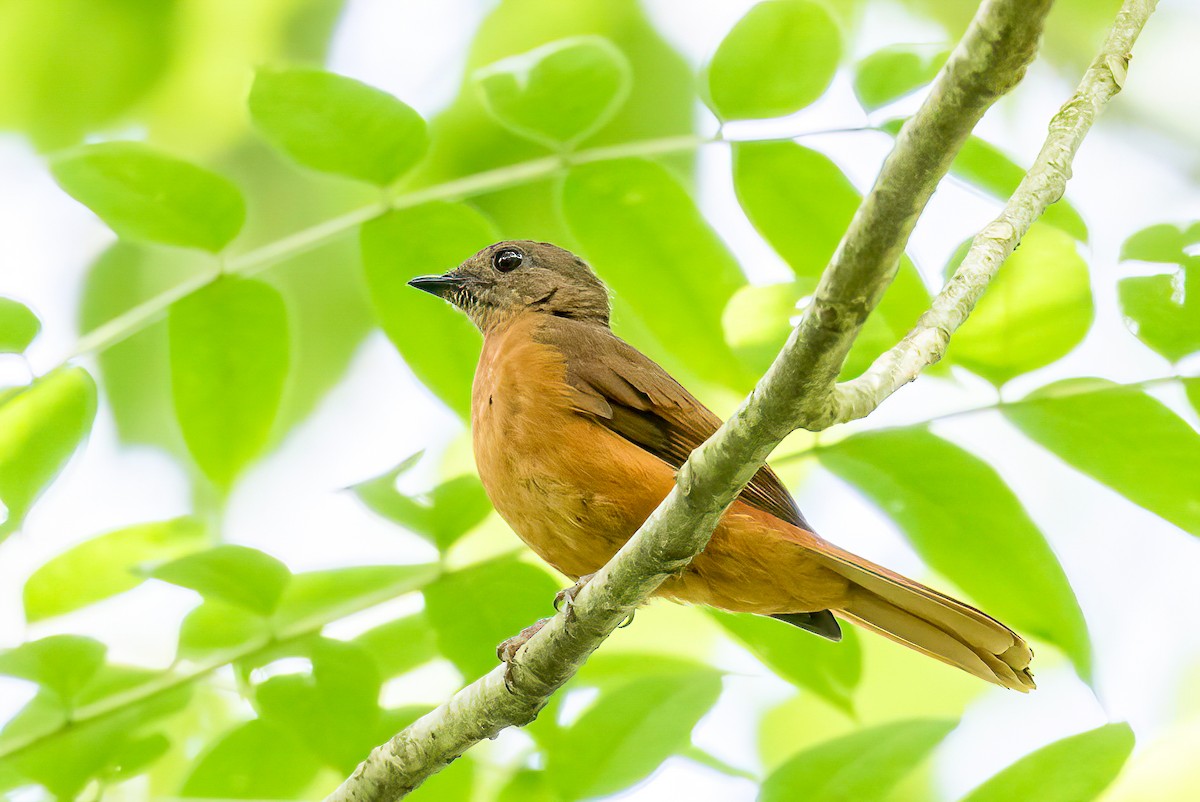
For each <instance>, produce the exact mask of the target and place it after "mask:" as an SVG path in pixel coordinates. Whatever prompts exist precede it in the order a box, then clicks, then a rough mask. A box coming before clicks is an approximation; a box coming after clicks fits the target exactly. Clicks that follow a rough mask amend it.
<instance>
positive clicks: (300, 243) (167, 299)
mask: <svg viewBox="0 0 1200 802" xmlns="http://www.w3.org/2000/svg"><path fill="white" fill-rule="evenodd" d="M878 130H880V129H878V128H875V127H872V126H863V127H856V128H834V129H829V130H819V131H805V132H802V133H800V134H796V135H794V136H781V137H770V138H764V139H761V140H747V141H764V142H765V141H782V140H794V139H800V138H803V137H809V136H819V135H822V134H839V133H851V132H858V131H878ZM724 141H726V140H722V139H718V138H716V137H706V136H701V135H698V134H685V135H681V136H671V137H663V138H660V139H644V140H638V141H635V142H624V143H621V144H618V145H607V146H604V147H597V148H590V149H588V150H581V151H577V152H575V153H572V154H566V155H551V156H543V157H541V158H537V159H532V160H530V161H525V162H519V163H517V164H510V165H506V166H504V167H497V168H496V169H494V170H487V171H485V172H482V173H475V174H473V175H469V176H464V177H463V178H456V179H453V180H450V181H445V182H443V183H440V184H434V185H431V186H428V187H422V188H420V189H415V190H409V191H407V192H388V193H386V194H385V196H384V198H383V199H381V200H378V201H375V202H374V203H369V204H367V205H365V206H362V207H359V208H358V209H354V210H352V211H349V212H346V213H344V214H341V215H339V216H337V217H333V218H330V219H329V220H325V221H323V222H320V223H317V224H316V225H313V226H310V227H308V228H305V229H301V230H300V231H297V232H295V233H294V234H289V235H288V236H286V237H283V238H282V239H278V240H275V241H274V242H270V243H267V244H266V245H263V246H261V247H258V248H254V249H252V250H249V251H245V252H244V253H241V254H237V255H235V256H229V257H227V258H225V257H222V259H221V262H223V264H220V263H219V264H218V265H217V266H216V267H214V269H213V270H211V271H207V272H204V273H200V274H198V275H196V276H193V277H191V278H189V279H187V280H186V281H182V282H180V283H179V284H177V285H175V286H174V287H171V288H170V289H168V290H165V291H164V292H162V293H160V294H158V295H156V296H154V297H153V298H150V299H148V300H146V301H143V302H142V303H140V304H138V305H137V306H135V307H133V308H131V309H129V310H127V311H126V312H123V313H122V314H120V315H118V316H116V317H115V318H113V319H112V320H109V321H107V322H106V323H103V324H101V325H100V326H98V327H96V328H94V329H92V330H91V331H89V332H87V333H86V334H84V335H82V336H81V337H80V338H79V340H78V341H77V342H76V343H75V347H74V349H73V350H72V351H71V353H70V355H68V356H67V357H66V358H65V359H63V360H62V362H61V363H60V365H59V367H61V365H63V364H66V363H67V362H68V361H70V360H71V359H75V358H78V357H80V356H83V355H84V354H89V353H93V352H98V351H103V350H104V349H106V348H110V347H112V346H114V345H116V344H117V343H119V342H121V341H123V340H125V339H127V338H128V337H131V336H132V335H134V334H136V333H137V332H139V331H141V330H142V329H144V328H146V327H147V326H149V325H150V324H152V323H154V322H155V321H157V320H158V319H159V318H161V317H162V315H163V314H164V313H165V312H166V310H167V309H168V308H169V307H170V306H171V304H173V303H175V302H176V301H179V300H182V299H183V298H186V297H187V296H189V295H191V294H192V293H194V292H196V291H198V290H200V289H202V288H203V287H205V286H207V285H208V284H210V283H212V282H213V281H215V280H216V279H217V278H219V277H220V276H221V275H240V276H253V275H256V274H258V273H261V272H263V271H264V270H266V269H267V268H269V267H271V266H272V265H274V264H277V263H279V262H283V261H285V260H287V259H291V258H293V257H296V256H299V255H301V254H304V253H307V252H308V251H311V250H313V249H315V248H319V247H321V246H322V245H325V244H326V243H328V242H331V241H333V240H335V239H337V238H338V237H340V236H343V235H345V234H347V233H349V232H351V231H353V230H354V229H355V228H357V227H358V226H360V225H362V224H363V223H367V222H370V221H371V220H374V219H375V218H377V217H381V216H383V215H384V214H386V213H387V212H389V211H392V210H395V209H407V208H410V207H413V206H418V205H420V204H422V203H430V202H433V201H454V200H462V199H464V198H470V197H474V196H476V195H485V194H487V193H489V192H496V191H498V190H501V189H507V188H509V187H513V186H518V185H521V184H527V183H532V182H534V181H540V180H544V179H547V178H552V177H554V176H555V175H558V174H559V173H562V172H563V171H565V170H566V169H568V168H569V167H570V166H571V165H575V164H590V163H593V162H601V161H612V160H615V159H627V158H647V157H651V156H664V155H667V154H670V153H682V152H687V151H691V150H696V149H698V148H700V147H703V146H705V145H712V144H719V143H721V142H724Z"/></svg>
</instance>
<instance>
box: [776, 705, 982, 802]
mask: <svg viewBox="0 0 1200 802" xmlns="http://www.w3.org/2000/svg"><path fill="white" fill-rule="evenodd" d="M956 726H958V722H956V721H931V720H920V719H914V720H910V721H897V722H894V723H891V724H883V725H880V726H876V727H871V728H869V729H864V730H859V731H858V732H855V733H852V734H851V735H846V736H843V737H841V738H837V739H835V740H832V741H827V742H825V743H823V744H820V745H818V746H815V747H813V748H811V749H808V750H806V751H804V752H801V753H800V754H798V755H796V756H795V757H793V758H792V759H791V760H789V761H788V762H787V763H784V764H783V765H782V766H780V767H779V768H778V769H777V770H776V771H775V772H774V773H773V774H771V776H769V777H767V779H766V781H764V782H763V785H762V791H761V792H760V793H759V795H758V802H784V800H787V802H791V800H795V799H803V800H805V802H834V801H835V800H854V802H882V800H884V799H887V797H888V795H889V794H890V793H891V790H892V788H894V787H895V785H896V784H897V783H898V782H900V780H902V779H903V778H904V777H905V776H906V775H907V774H908V773H909V772H911V771H912V770H913V769H914V768H916V766H917V764H919V763H920V762H921V761H923V760H925V759H926V758H927V757H928V756H929V754H930V753H931V752H933V750H934V749H936V748H937V745H938V744H940V743H941V742H942V739H944V738H945V737H946V736H947V735H949V734H950V731H951V730H953V729H954V728H955V727H956Z"/></svg>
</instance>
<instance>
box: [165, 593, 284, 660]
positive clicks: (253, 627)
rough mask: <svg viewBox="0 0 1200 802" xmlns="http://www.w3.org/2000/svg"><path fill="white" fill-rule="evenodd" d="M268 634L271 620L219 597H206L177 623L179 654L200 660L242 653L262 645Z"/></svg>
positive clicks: (189, 658) (267, 639)
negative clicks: (215, 655) (230, 653)
mask: <svg viewBox="0 0 1200 802" xmlns="http://www.w3.org/2000/svg"><path fill="white" fill-rule="evenodd" d="M271 635H272V632H271V622H270V621H269V620H268V619H267V618H266V617H264V616H262V615H259V614H258V613H255V612H252V611H250V610H247V609H246V608H244V607H237V606H235V605H232V604H228V603H226V602H223V601H220V600H219V599H215V598H214V599H207V600H205V601H204V602H202V603H201V604H200V605H198V606H197V607H196V608H195V609H193V610H192V611H191V612H189V613H188V614H187V615H186V616H184V618H183V622H182V623H181V624H180V626H179V656H180V657H182V658H185V659H188V660H203V659H207V658H209V657H211V656H212V655H214V654H224V653H226V652H235V651H237V652H242V651H245V650H247V649H251V648H254V647H255V646H264V645H266V644H267V642H268V641H269V639H270V638H271Z"/></svg>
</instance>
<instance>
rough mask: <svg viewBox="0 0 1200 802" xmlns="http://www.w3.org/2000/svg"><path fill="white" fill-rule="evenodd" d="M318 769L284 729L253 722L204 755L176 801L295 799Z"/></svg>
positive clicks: (291, 735)
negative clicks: (194, 799) (185, 798)
mask: <svg viewBox="0 0 1200 802" xmlns="http://www.w3.org/2000/svg"><path fill="white" fill-rule="evenodd" d="M320 767H321V764H320V762H319V761H318V760H317V759H316V757H315V756H314V755H313V754H312V753H311V752H309V751H308V750H307V749H306V748H305V747H304V744H303V743H302V742H301V741H300V740H299V739H298V738H296V736H295V735H293V734H292V733H290V732H289V731H288V730H287V729H286V728H284V727H279V726H276V725H274V724H272V723H270V722H267V721H262V720H255V721H247V722H246V723H245V724H241V725H239V726H238V727H236V728H235V729H233V730H232V731H231V732H228V733H226V734H225V735H223V736H222V737H221V738H220V739H219V740H217V741H216V743H214V744H212V745H211V746H210V747H209V749H208V750H207V751H206V752H204V753H203V754H202V755H201V756H200V758H199V760H198V762H197V763H196V767H195V768H194V769H192V772H191V774H189V775H188V778H187V780H186V781H185V782H184V784H183V790H182V791H180V795H181V796H184V797H199V798H202V799H301V798H303V796H304V792H305V790H306V789H307V788H308V786H309V784H310V783H312V781H313V780H314V779H315V778H316V776H317V772H318V771H319V770H320Z"/></svg>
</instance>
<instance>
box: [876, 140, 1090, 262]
mask: <svg viewBox="0 0 1200 802" xmlns="http://www.w3.org/2000/svg"><path fill="white" fill-rule="evenodd" d="M896 130H899V126H896ZM950 172H951V173H953V174H954V175H956V176H958V177H959V178H962V179H963V180H965V181H968V182H969V183H971V184H973V185H975V186H977V187H979V188H980V189H982V190H983V191H984V192H986V193H988V194H989V195H991V196H992V197H994V198H997V199H999V200H1001V201H1007V200H1008V199H1009V197H1010V196H1011V195H1012V194H1013V193H1014V192H1016V190H1017V185H1018V184H1020V183H1021V179H1023V178H1024V177H1025V169H1024V168H1023V167H1021V166H1019V165H1018V164H1016V163H1015V162H1014V161H1012V159H1010V158H1008V157H1007V156H1005V155H1004V154H1003V153H1002V152H1001V151H1000V150H999V149H998V148H996V147H995V146H994V145H991V144H989V143H988V142H985V141H984V140H982V139H980V138H978V137H974V136H973V137H971V138H970V139H968V140H967V141H966V143H965V144H964V145H963V147H962V150H960V151H959V152H958V156H956V157H955V159H954V164H953V165H952V166H951V167H950ZM1040 222H1042V223H1044V224H1045V225H1048V226H1052V227H1053V228H1057V229H1058V230H1059V231H1062V232H1063V233H1065V234H1068V235H1070V236H1071V237H1073V238H1074V239H1077V240H1079V241H1080V242H1087V239H1088V230H1087V224H1086V223H1084V222H1083V218H1082V217H1080V216H1079V212H1077V211H1075V207H1073V206H1072V205H1071V204H1070V203H1068V202H1067V201H1066V200H1059V201H1058V202H1057V203H1055V204H1053V205H1052V206H1050V208H1048V209H1046V211H1045V213H1044V214H1042V216H1041V218H1040ZM1022 247H1024V245H1022Z"/></svg>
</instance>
